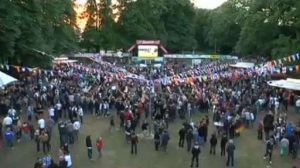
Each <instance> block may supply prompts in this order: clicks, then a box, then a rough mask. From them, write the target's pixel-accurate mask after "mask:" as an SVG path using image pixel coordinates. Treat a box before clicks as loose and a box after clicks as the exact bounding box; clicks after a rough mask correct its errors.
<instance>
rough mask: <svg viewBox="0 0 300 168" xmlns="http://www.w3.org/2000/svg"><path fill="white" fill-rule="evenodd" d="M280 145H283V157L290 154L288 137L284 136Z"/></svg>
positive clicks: (281, 151)
mask: <svg viewBox="0 0 300 168" xmlns="http://www.w3.org/2000/svg"><path fill="white" fill-rule="evenodd" d="M280 145H281V149H280V154H281V157H283V158H285V157H286V155H287V154H288V149H289V140H288V139H287V138H286V137H283V138H282V139H281V141H280Z"/></svg>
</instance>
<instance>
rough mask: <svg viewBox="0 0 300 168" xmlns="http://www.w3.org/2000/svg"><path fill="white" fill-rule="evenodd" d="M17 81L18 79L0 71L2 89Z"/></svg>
mask: <svg viewBox="0 0 300 168" xmlns="http://www.w3.org/2000/svg"><path fill="white" fill-rule="evenodd" d="M15 81H17V79H16V78H14V77H11V76H9V75H7V74H5V73H3V72H1V71H0V87H3V86H5V85H7V84H9V83H11V82H15Z"/></svg>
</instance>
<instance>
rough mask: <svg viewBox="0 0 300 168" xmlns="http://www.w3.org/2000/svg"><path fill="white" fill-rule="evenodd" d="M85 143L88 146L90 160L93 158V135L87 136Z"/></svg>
mask: <svg viewBox="0 0 300 168" xmlns="http://www.w3.org/2000/svg"><path fill="white" fill-rule="evenodd" d="M85 144H86V147H87V151H88V158H89V159H90V160H92V155H93V145H92V140H91V136H90V135H88V136H87V137H86V138H85Z"/></svg>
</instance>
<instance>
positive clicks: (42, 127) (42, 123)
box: [38, 118, 45, 131]
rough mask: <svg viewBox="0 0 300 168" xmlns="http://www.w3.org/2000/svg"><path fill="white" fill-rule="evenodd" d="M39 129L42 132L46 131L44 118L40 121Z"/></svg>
mask: <svg viewBox="0 0 300 168" xmlns="http://www.w3.org/2000/svg"><path fill="white" fill-rule="evenodd" d="M38 125H39V129H40V130H41V131H42V130H44V129H45V120H44V119H43V118H40V119H39V120H38Z"/></svg>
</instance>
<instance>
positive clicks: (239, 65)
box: [230, 62, 255, 68]
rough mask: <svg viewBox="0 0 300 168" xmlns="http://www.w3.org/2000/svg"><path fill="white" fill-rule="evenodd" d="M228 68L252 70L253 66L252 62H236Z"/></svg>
mask: <svg viewBox="0 0 300 168" xmlns="http://www.w3.org/2000/svg"><path fill="white" fill-rule="evenodd" d="M230 66H231V67H235V68H253V67H254V66H255V64H254V63H252V62H237V63H236V64H230Z"/></svg>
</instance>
